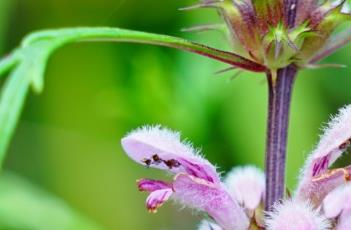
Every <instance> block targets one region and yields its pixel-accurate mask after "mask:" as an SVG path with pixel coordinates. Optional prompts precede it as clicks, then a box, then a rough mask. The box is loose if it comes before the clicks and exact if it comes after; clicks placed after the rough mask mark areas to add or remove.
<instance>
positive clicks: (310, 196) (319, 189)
mask: <svg viewBox="0 0 351 230" xmlns="http://www.w3.org/2000/svg"><path fill="white" fill-rule="evenodd" d="M350 175H351V167H350V166H349V167H346V168H340V169H332V170H329V171H328V172H326V173H324V174H322V175H321V176H319V177H316V178H312V180H311V181H307V180H305V183H302V184H301V185H300V187H299V188H298V190H297V194H296V196H297V198H299V199H300V200H304V201H310V202H311V203H313V204H314V205H315V206H316V207H317V206H319V204H320V203H321V202H322V201H323V199H324V198H325V196H326V195H327V194H328V193H329V192H331V191H332V190H333V189H335V188H337V187H339V186H340V185H342V184H346V183H348V181H349V180H350Z"/></svg>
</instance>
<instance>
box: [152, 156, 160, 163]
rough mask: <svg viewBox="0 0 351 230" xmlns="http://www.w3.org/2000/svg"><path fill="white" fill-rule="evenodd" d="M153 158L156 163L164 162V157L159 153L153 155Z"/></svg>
mask: <svg viewBox="0 0 351 230" xmlns="http://www.w3.org/2000/svg"><path fill="white" fill-rule="evenodd" d="M152 159H153V160H154V163H156V164H159V163H161V162H162V159H161V158H160V157H159V156H158V155H157V154H155V155H153V156H152Z"/></svg>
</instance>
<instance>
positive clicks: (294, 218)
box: [266, 199, 331, 230]
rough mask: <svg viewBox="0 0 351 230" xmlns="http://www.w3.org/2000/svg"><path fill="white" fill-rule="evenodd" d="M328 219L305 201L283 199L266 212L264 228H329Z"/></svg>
mask: <svg viewBox="0 0 351 230" xmlns="http://www.w3.org/2000/svg"><path fill="white" fill-rule="evenodd" d="M330 227H331V225H330V223H329V222H328V220H327V219H326V218H325V217H323V216H322V215H321V214H319V213H318V212H317V210H315V209H314V208H313V206H312V205H310V204H309V203H306V202H300V201H297V200H291V199H290V200H285V201H284V202H282V203H276V204H275V205H274V207H273V210H272V211H271V212H268V213H267V217H266V230H287V229H289V230H329V229H330Z"/></svg>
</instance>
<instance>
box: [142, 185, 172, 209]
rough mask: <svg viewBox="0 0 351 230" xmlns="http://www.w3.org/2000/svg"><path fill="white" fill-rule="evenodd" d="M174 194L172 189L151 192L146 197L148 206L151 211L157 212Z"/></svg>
mask: <svg viewBox="0 0 351 230" xmlns="http://www.w3.org/2000/svg"><path fill="white" fill-rule="evenodd" d="M172 194H173V191H172V189H170V188H167V189H161V190H156V191H154V192H151V193H150V195H149V196H148V197H147V199H146V207H147V209H148V210H149V212H152V213H155V212H157V209H158V208H159V207H161V206H162V205H163V204H164V203H165V202H166V201H167V200H168V199H169V198H170V197H171V195H172Z"/></svg>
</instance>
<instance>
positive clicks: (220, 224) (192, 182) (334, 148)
mask: <svg viewBox="0 0 351 230" xmlns="http://www.w3.org/2000/svg"><path fill="white" fill-rule="evenodd" d="M350 140H351V106H347V107H344V108H342V109H340V111H339V114H338V115H337V116H335V117H334V118H333V119H332V120H331V122H330V123H329V124H328V125H327V126H326V128H325V133H324V134H323V135H322V137H321V140H320V142H319V143H318V145H317V146H316V148H315V150H313V151H312V153H311V154H310V156H309V157H308V159H307V161H306V164H305V166H304V167H303V170H302V174H301V178H300V182H299V185H298V187H297V189H296V191H295V192H294V194H293V196H292V197H286V199H284V200H281V201H279V202H277V203H276V204H275V205H274V207H272V209H271V210H272V211H270V212H268V213H266V214H263V208H262V207H263V206H264V205H263V203H264V200H263V194H264V192H265V189H266V188H265V177H264V174H263V172H261V171H260V170H259V169H257V168H255V167H253V166H247V167H237V168H234V169H233V170H232V171H231V172H230V173H229V174H228V175H227V177H226V178H225V180H224V183H223V182H221V179H220V176H219V174H218V173H217V171H216V168H215V167H214V166H213V165H212V164H211V163H210V162H208V161H207V160H206V159H204V158H203V157H201V156H200V153H199V151H197V150H195V149H194V148H193V147H192V145H191V144H190V143H188V142H182V141H181V140H180V135H179V133H176V132H172V131H170V130H168V129H164V128H160V127H159V126H155V127H144V128H141V129H138V130H136V131H133V132H131V133H130V134H128V135H127V136H126V137H124V138H123V139H122V146H123V148H124V150H125V151H126V152H127V154H128V156H129V157H130V158H132V159H133V160H134V161H136V162H138V163H140V164H142V165H145V166H147V167H152V168H158V169H162V170H165V171H168V172H171V173H172V174H173V175H174V177H173V180H172V181H171V182H164V181H159V180H150V179H141V180H139V181H138V187H139V190H140V191H146V192H149V193H150V194H149V196H148V198H147V200H146V206H147V208H148V209H149V211H151V212H156V210H157V209H158V208H159V207H160V206H161V205H162V204H163V203H164V202H166V201H167V200H169V199H174V200H176V201H178V202H180V203H182V204H184V205H186V206H188V207H191V208H195V209H198V210H200V211H203V212H206V213H207V214H208V215H209V216H210V217H211V218H212V220H209V221H203V222H202V223H201V224H200V225H199V230H221V229H222V230H248V229H266V230H332V229H336V230H346V229H351V184H348V181H349V179H350V169H351V166H348V167H346V168H339V169H329V167H330V166H331V165H332V164H333V163H334V162H335V161H336V159H337V158H339V157H340V156H341V155H342V153H343V152H344V151H345V150H346V148H347V147H348V146H349V145H350ZM332 226H335V228H332Z"/></svg>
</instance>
